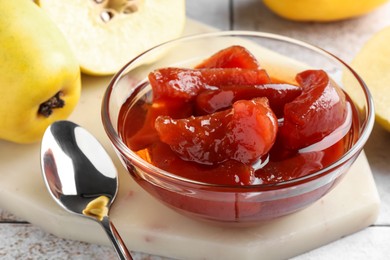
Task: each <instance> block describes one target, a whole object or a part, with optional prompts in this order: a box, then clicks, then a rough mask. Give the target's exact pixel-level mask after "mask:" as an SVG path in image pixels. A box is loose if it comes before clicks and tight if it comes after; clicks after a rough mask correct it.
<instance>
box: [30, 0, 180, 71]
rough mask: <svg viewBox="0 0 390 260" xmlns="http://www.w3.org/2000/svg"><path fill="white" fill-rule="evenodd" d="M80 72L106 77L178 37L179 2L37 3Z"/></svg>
mask: <svg viewBox="0 0 390 260" xmlns="http://www.w3.org/2000/svg"><path fill="white" fill-rule="evenodd" d="M37 2H38V4H39V5H40V6H41V8H42V9H43V10H45V11H46V12H47V13H48V14H49V16H50V17H51V18H52V19H53V20H54V22H55V23H56V24H57V25H58V27H59V28H60V29H61V31H62V32H63V33H64V34H65V36H66V38H67V39H68V41H69V43H70V45H71V47H72V49H73V51H74V52H75V54H76V56H77V58H78V60H79V63H80V67H81V70H82V72H84V73H87V74H92V75H110V74H114V73H115V72H117V71H118V70H119V69H120V68H121V67H122V66H123V65H125V64H126V63H127V62H129V61H130V60H131V59H132V58H134V57H136V56H137V55H139V54H141V53H142V52H144V51H146V50H147V49H149V48H151V47H153V46H155V45H157V44H159V43H162V42H165V41H168V40H171V39H174V38H176V37H178V36H180V35H181V33H182V32H183V29H184V24H185V1H184V0H164V1H161V0H66V1H63V0H39V1H37Z"/></svg>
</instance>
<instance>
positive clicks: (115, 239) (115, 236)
mask: <svg viewBox="0 0 390 260" xmlns="http://www.w3.org/2000/svg"><path fill="white" fill-rule="evenodd" d="M100 224H101V225H102V227H103V229H104V231H106V234H107V236H108V237H109V238H110V240H111V243H112V245H113V246H114V248H115V251H116V253H117V255H118V257H119V259H122V260H132V259H133V258H132V257H131V255H130V252H129V250H128V249H127V247H126V245H125V243H124V242H123V240H122V238H121V236H120V235H119V233H118V231H117V230H116V228H115V226H114V224H113V223H112V222H111V221H110V219H109V218H108V216H105V217H104V218H103V219H102V221H100Z"/></svg>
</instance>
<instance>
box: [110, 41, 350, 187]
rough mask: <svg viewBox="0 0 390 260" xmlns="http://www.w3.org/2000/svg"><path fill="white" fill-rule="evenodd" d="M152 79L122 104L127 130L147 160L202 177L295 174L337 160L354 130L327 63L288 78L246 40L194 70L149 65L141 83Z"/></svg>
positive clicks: (244, 181)
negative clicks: (272, 71)
mask: <svg viewBox="0 0 390 260" xmlns="http://www.w3.org/2000/svg"><path fill="white" fill-rule="evenodd" d="M149 84H150V87H151V90H152V91H149V92H147V93H145V92H146V91H144V93H145V94H143V95H142V97H141V98H138V99H137V101H136V102H134V101H132V102H130V101H127V102H126V103H125V104H124V105H123V106H122V108H121V110H120V115H119V123H118V124H119V125H118V126H119V127H118V128H119V132H120V135H121V138H122V139H123V140H124V142H125V143H126V145H127V146H128V147H129V148H131V149H132V150H133V151H135V152H136V153H137V154H138V155H139V156H140V157H141V158H143V159H144V160H145V161H147V162H149V163H151V164H153V165H155V166H157V167H158V168H160V169H163V170H166V171H168V172H171V173H174V174H176V175H179V176H182V177H185V178H188V179H192V180H195V181H200V182H206V183H213V184H222V185H253V184H270V183H277V182H283V181H287V180H291V179H295V178H298V177H302V176H305V175H307V174H310V173H313V172H316V171H318V170H320V169H322V168H324V167H326V166H328V165H330V164H331V163H333V162H334V161H336V160H337V159H339V158H340V157H341V156H342V155H343V154H344V153H345V152H346V151H347V150H348V149H349V147H350V146H351V145H352V143H353V141H354V138H355V137H354V136H355V134H356V133H355V132H356V129H355V130H354V128H356V127H355V125H356V123H354V121H356V119H355V118H356V111H354V107H353V106H352V105H351V102H350V101H349V98H348V96H346V94H345V93H344V92H343V91H342V89H341V88H340V87H338V86H337V85H336V84H335V83H334V82H333V81H332V79H331V78H329V76H328V74H327V73H326V72H325V71H323V70H305V71H302V72H300V73H298V74H297V75H296V77H295V81H294V82H284V81H283V79H274V78H272V75H268V73H267V71H266V70H264V69H262V68H261V66H260V64H259V62H258V60H257V59H256V58H255V57H254V56H253V55H252V54H251V53H250V52H249V51H248V50H247V49H245V48H244V47H241V46H232V47H229V48H226V49H223V50H221V51H219V52H217V53H215V54H214V55H212V56H211V57H209V58H208V59H206V60H204V61H203V62H202V63H200V64H199V65H197V66H196V67H195V68H175V67H167V68H161V69H157V70H155V71H152V72H150V74H149V76H148V82H147V83H145V86H141V88H144V89H146V87H147V85H149ZM141 92H142V91H141ZM133 94H134V93H133Z"/></svg>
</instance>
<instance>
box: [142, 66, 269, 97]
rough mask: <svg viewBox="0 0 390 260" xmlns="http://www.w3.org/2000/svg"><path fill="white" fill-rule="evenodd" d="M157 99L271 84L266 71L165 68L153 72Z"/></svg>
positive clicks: (153, 86) (192, 95) (151, 80)
mask: <svg viewBox="0 0 390 260" xmlns="http://www.w3.org/2000/svg"><path fill="white" fill-rule="evenodd" d="M149 81H150V84H151V86H152V89H153V98H154V100H159V99H164V98H178V99H182V100H185V101H189V100H192V99H193V98H194V97H195V96H197V95H198V94H199V93H200V92H201V91H203V90H206V89H218V88H219V87H220V86H225V85H260V84H266V83H270V78H269V76H268V74H267V73H266V71H265V70H261V69H239V68H227V69H222V68H212V69H183V68H163V69H158V70H155V71H153V72H151V73H150V74H149Z"/></svg>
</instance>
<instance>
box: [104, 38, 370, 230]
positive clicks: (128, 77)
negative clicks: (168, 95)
mask: <svg viewBox="0 0 390 260" xmlns="http://www.w3.org/2000/svg"><path fill="white" fill-rule="evenodd" d="M231 45H242V46H244V47H246V48H248V49H249V50H250V51H251V52H252V53H254V55H255V56H256V57H257V58H258V59H259V61H260V64H261V66H262V67H263V68H265V69H266V70H267V71H268V72H269V74H270V75H271V76H275V77H277V78H281V79H287V80H288V79H292V78H294V77H295V75H296V73H298V72H300V71H302V70H304V69H307V68H313V69H323V70H325V71H326V72H327V73H328V74H329V75H330V76H331V78H332V79H333V80H334V81H335V82H336V83H337V84H338V85H339V86H341V87H342V88H343V89H344V91H345V92H346V93H347V94H348V95H349V96H350V97H351V99H352V100H353V103H354V105H355V106H356V109H357V124H356V129H355V134H356V136H355V138H353V144H352V145H351V148H350V149H349V150H348V151H347V152H346V153H345V154H344V155H343V156H342V157H341V158H339V159H338V160H337V161H336V162H334V163H333V164H331V165H329V166H328V167H326V168H324V169H322V170H320V171H318V172H315V173H312V174H309V175H307V176H304V177H300V178H297V179H293V180H289V181H285V182H279V183H276V184H268V185H262V184H258V185H250V186H229V185H215V184H210V183H202V182H197V181H193V180H189V179H185V178H182V177H179V176H176V175H175V174H172V173H169V172H167V171H164V170H161V169H159V168H157V167H155V166H153V165H151V164H149V163H147V162H146V161H144V160H142V159H141V158H140V157H139V156H137V154H136V153H135V152H133V151H132V150H130V149H129V148H128V147H127V146H126V145H125V143H124V142H123V141H122V139H121V137H120V135H119V134H118V131H117V129H118V114H119V110H120V108H121V106H122V104H123V103H124V102H125V101H126V100H127V99H128V98H130V99H132V101H134V102H136V101H137V100H138V99H140V98H142V97H143V96H144V94H145V93H146V92H147V90H148V89H145V88H143V87H141V86H143V85H145V84H146V83H147V76H148V74H149V72H151V71H153V70H154V69H157V68H162V67H168V66H176V67H177V66H183V67H193V66H194V65H195V64H197V63H199V62H200V61H202V60H204V59H205V58H207V57H209V56H210V55H212V54H214V53H215V52H217V51H219V50H221V49H223V48H226V47H228V46H231ZM102 121H103V125H104V128H105V130H106V133H107V135H108V137H109V139H110V140H111V142H112V144H113V146H114V148H115V150H116V152H117V154H118V156H119V157H120V159H121V161H122V163H123V165H124V167H125V168H126V169H127V170H128V172H129V173H130V174H131V176H132V177H133V179H134V180H135V181H136V182H137V183H138V184H139V185H140V186H141V187H142V188H143V189H144V190H146V191H147V192H149V193H150V194H151V195H153V196H154V197H155V198H156V199H157V200H159V201H161V202H162V203H164V204H165V205H167V206H169V207H170V208H172V209H174V210H176V211H177V212H180V213H183V214H185V215H187V216H190V217H195V218H198V219H203V220H212V221H217V222H220V223H241V224H252V223H258V222H261V221H265V220H271V219H274V218H277V217H280V216H284V215H287V214H291V213H293V212H296V211H298V210H301V209H303V208H305V207H307V206H309V205H310V204H312V203H314V202H316V201H317V200H318V199H320V198H321V197H323V196H324V195H325V194H327V193H328V192H329V191H331V190H332V188H333V187H335V186H336V185H337V184H338V183H339V181H340V180H341V179H342V177H343V176H344V175H345V173H346V172H347V170H348V169H349V168H350V166H351V165H352V163H353V162H354V161H355V159H356V158H357V157H358V155H359V153H360V152H361V150H362V148H363V146H364V144H365V142H366V141H367V139H368V137H369V134H370V133H371V130H372V127H373V123H374V111H373V102H372V100H371V96H370V93H369V91H368V89H367V87H366V86H365V84H364V82H363V81H362V80H361V78H360V77H359V76H358V75H357V74H356V73H355V72H354V71H353V70H352V69H351V68H350V67H349V66H348V65H347V64H345V63H344V62H343V61H341V60H340V59H339V58H337V57H335V56H334V55H332V54H330V53H328V52H326V51H324V50H322V49H320V48H317V47H315V46H312V45H310V44H307V43H304V42H300V41H297V40H294V39H291V38H287V37H283V36H279V35H274V34H268V33H259V32H246V31H234V32H233V31H226V32H217V33H208V34H202V35H194V36H188V37H184V38H180V39H177V40H174V41H170V42H167V43H164V44H161V45H158V46H156V47H154V48H152V49H150V50H148V51H146V52H145V53H143V54H141V55H139V56H138V57H136V58H135V59H133V60H131V61H130V62H129V63H128V64H127V65H125V66H124V67H123V68H122V69H121V70H120V71H119V72H118V73H117V74H116V75H115V76H114V77H113V79H112V81H111V82H110V84H109V86H108V88H107V91H106V93H105V96H104V99H103V103H102ZM129 207H131V205H129Z"/></svg>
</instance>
